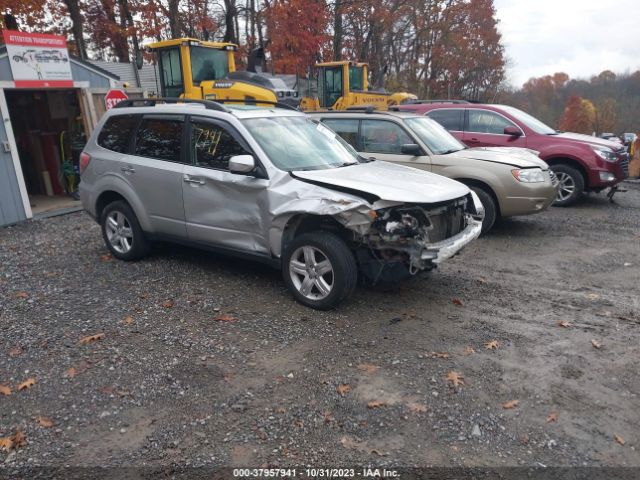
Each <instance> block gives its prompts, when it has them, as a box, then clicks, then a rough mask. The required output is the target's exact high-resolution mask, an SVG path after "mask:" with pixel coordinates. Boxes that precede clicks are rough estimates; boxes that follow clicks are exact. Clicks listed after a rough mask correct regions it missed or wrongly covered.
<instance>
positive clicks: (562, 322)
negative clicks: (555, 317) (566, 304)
mask: <svg viewBox="0 0 640 480" xmlns="http://www.w3.org/2000/svg"><path fill="white" fill-rule="evenodd" d="M558 326H559V327H562V328H569V327H572V326H573V323H571V322H567V321H566V320H560V321H559V322H558Z"/></svg>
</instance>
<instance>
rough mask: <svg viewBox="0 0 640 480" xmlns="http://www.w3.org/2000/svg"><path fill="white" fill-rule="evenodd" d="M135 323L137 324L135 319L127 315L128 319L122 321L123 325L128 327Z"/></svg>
mask: <svg viewBox="0 0 640 480" xmlns="http://www.w3.org/2000/svg"><path fill="white" fill-rule="evenodd" d="M134 322H135V320H134V319H133V317H132V316H131V315H127V316H126V317H124V318H123V319H122V323H124V324H126V325H133V323H134Z"/></svg>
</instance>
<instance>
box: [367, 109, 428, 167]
mask: <svg viewBox="0 0 640 480" xmlns="http://www.w3.org/2000/svg"><path fill="white" fill-rule="evenodd" d="M359 143H360V147H359V148H360V154H361V155H362V156H363V157H365V158H370V159H373V160H384V161H387V162H393V163H400V164H402V165H406V166H408V167H416V168H421V169H423V170H429V169H430V163H429V157H427V156H426V155H424V156H422V155H421V156H415V155H407V154H405V153H402V145H406V144H415V143H416V141H415V140H414V139H413V138H412V137H411V136H410V135H409V133H407V131H406V130H405V129H404V128H402V126H400V125H398V124H397V123H394V122H390V121H388V120H362V124H361V127H360V142H359Z"/></svg>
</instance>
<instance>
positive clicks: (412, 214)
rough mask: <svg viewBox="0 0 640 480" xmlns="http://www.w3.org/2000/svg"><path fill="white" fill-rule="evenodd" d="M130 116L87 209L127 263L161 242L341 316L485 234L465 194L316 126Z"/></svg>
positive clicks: (236, 110) (118, 119)
mask: <svg viewBox="0 0 640 480" xmlns="http://www.w3.org/2000/svg"><path fill="white" fill-rule="evenodd" d="M136 104H137V101H131V100H129V101H125V102H121V103H120V104H119V106H118V108H114V109H111V110H110V111H109V112H107V113H106V114H105V116H104V117H103V118H102V120H101V121H100V124H99V125H98V126H97V128H96V129H95V131H94V132H93V134H92V135H91V138H90V139H89V141H88V143H87V145H86V147H85V150H84V152H83V153H82V155H81V162H80V163H81V167H80V168H81V175H82V177H81V178H82V181H81V183H80V196H81V199H82V203H83V205H84V208H85V209H86V210H87V212H89V214H90V215H91V216H93V217H94V218H95V219H96V220H97V221H98V222H99V223H100V225H101V226H102V233H103V237H104V240H105V242H106V244H107V247H108V248H109V250H110V251H111V253H112V254H113V256H114V257H116V258H119V259H121V260H136V259H139V258H141V257H142V256H144V255H145V254H146V253H147V252H148V250H149V245H150V241H153V240H156V239H158V240H164V241H167V240H168V241H173V242H177V243H182V244H188V245H192V246H198V247H202V248H206V249H210V250H214V251H219V252H224V253H228V254H232V255H240V256H244V257H246V256H248V257H251V258H254V259H256V260H258V261H262V262H266V263H268V264H270V265H272V266H274V267H277V268H280V269H282V272H283V277H284V280H285V282H286V284H287V286H288V287H289V289H290V290H291V291H292V292H293V295H294V296H295V298H296V299H297V300H298V301H299V302H301V303H303V304H305V305H307V306H309V307H312V308H318V309H328V308H332V307H334V306H335V305H337V304H338V303H339V302H341V301H342V300H344V299H345V298H346V297H347V296H349V295H350V294H351V293H352V292H353V290H354V288H355V287H356V283H357V279H358V272H360V273H361V274H362V275H363V276H364V277H365V278H367V279H368V280H369V281H370V282H371V283H376V282H396V281H398V280H400V279H402V278H405V277H408V276H410V275H413V274H416V273H417V272H419V271H422V270H427V269H431V268H433V267H434V266H435V265H437V264H438V263H440V262H441V261H443V260H445V259H446V258H449V257H451V256H452V255H454V254H455V253H457V252H458V251H459V250H460V249H461V248H462V247H464V246H465V245H467V244H468V243H469V242H471V241H472V240H473V239H475V238H476V237H477V236H478V235H479V234H480V229H481V224H482V222H481V220H482V216H483V210H482V205H481V203H480V201H479V200H478V198H477V197H476V196H475V194H474V193H472V192H470V191H469V189H468V188H467V187H466V186H464V185H463V184H461V183H458V182H456V181H454V180H449V179H447V178H444V177H441V176H439V175H434V174H431V173H427V172H421V171H418V170H414V169H411V168H408V167H403V166H398V165H392V164H389V163H386V162H380V161H367V160H365V159H363V158H361V157H359V156H358V154H357V153H356V152H355V150H353V148H351V147H350V146H349V145H348V144H347V143H346V142H344V141H343V140H342V139H341V138H340V137H339V136H338V135H336V134H335V133H334V132H333V131H331V130H329V129H328V128H326V127H325V126H323V125H321V124H319V123H317V122H315V121H313V120H312V119H310V118H308V117H307V116H306V115H304V114H303V113H300V112H297V111H292V110H289V109H285V108H280V107H279V106H276V105H273V106H268V107H258V106H250V105H240V104H233V105H231V104H229V105H224V104H221V103H218V102H210V101H183V100H180V101H179V102H178V101H176V100H175V99H174V100H168V99H165V100H160V99H158V100H151V101H150V100H145V101H142V104H141V106H135V105H136Z"/></svg>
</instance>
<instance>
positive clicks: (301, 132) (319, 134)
mask: <svg viewBox="0 0 640 480" xmlns="http://www.w3.org/2000/svg"><path fill="white" fill-rule="evenodd" d="M243 123H244V126H245V127H247V130H249V132H250V133H251V135H253V138H255V139H256V141H257V142H258V144H259V145H260V147H261V148H262V149H263V150H264V151H265V153H266V154H267V155H268V156H269V159H270V160H271V162H272V163H273V164H274V165H275V166H276V167H278V168H279V169H281V170H285V171H287V172H291V171H294V170H326V169H329V168H337V167H343V166H345V165H353V164H355V163H358V154H357V153H356V151H355V150H354V149H353V148H352V147H351V146H350V145H349V144H347V143H346V142H345V141H344V140H342V138H340V136H338V135H337V134H336V133H334V132H333V131H332V130H330V129H328V128H327V127H325V126H324V125H322V124H320V123H316V122H314V121H313V120H311V119H309V118H307V117H270V118H266V117H264V118H249V119H245V120H243Z"/></svg>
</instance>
